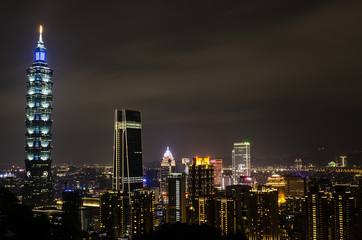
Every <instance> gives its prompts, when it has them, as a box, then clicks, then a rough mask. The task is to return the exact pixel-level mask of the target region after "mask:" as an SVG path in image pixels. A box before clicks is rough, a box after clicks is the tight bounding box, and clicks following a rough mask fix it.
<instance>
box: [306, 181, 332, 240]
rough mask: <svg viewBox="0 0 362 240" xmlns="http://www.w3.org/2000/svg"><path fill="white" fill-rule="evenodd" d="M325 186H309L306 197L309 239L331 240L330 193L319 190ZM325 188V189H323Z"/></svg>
mask: <svg viewBox="0 0 362 240" xmlns="http://www.w3.org/2000/svg"><path fill="white" fill-rule="evenodd" d="M323 186H324V184H323V183H321V184H313V185H310V186H309V192H308V195H307V196H306V219H307V221H306V224H307V238H306V239H312V240H327V239H331V238H330V234H329V233H330V232H331V228H330V221H329V219H330V216H331V215H332V212H331V209H330V200H331V199H330V193H328V192H324V191H321V190H320V189H319V188H320V187H323ZM323 188H324V187H323Z"/></svg>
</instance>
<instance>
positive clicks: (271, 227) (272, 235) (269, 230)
mask: <svg viewBox="0 0 362 240" xmlns="http://www.w3.org/2000/svg"><path fill="white" fill-rule="evenodd" d="M247 232H248V235H249V239H253V240H254V239H255V240H262V239H270V240H277V239H279V233H278V191H277V190H276V189H273V188H269V187H267V186H262V185H260V186H257V187H255V188H252V189H251V190H250V193H249V198H248V230H247Z"/></svg>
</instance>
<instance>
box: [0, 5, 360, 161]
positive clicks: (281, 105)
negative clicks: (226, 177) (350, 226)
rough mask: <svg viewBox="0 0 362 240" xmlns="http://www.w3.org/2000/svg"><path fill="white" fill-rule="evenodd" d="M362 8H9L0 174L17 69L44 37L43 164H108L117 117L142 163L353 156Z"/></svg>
mask: <svg viewBox="0 0 362 240" xmlns="http://www.w3.org/2000/svg"><path fill="white" fill-rule="evenodd" d="M361 12H362V2H361V1H350V0H346V1H331V0H329V1H320V0H303V1H302V0H294V1H288V0H274V1H270V0H257V1H255V0H253V1H251V0H250V1H246V0H239V1H102V2H101V1H9V3H7V4H5V5H3V7H2V8H1V10H0V13H1V14H0V20H1V21H0V24H1V25H0V26H1V32H2V34H1V38H0V41H1V46H2V61H1V62H2V70H1V71H0V80H1V83H2V87H1V88H0V99H1V118H0V121H1V124H0V128H1V136H2V137H1V142H0V151H1V158H0V163H4V162H14V163H22V162H23V161H24V159H25V153H24V148H23V146H24V143H25V137H24V133H25V124H24V119H25V105H26V102H25V94H26V85H25V83H26V72H25V70H26V68H28V67H30V66H31V65H32V61H33V51H34V48H35V46H36V42H37V38H38V32H37V31H38V26H39V24H42V25H43V26H44V36H43V39H44V42H45V46H46V47H47V50H48V63H49V66H50V67H51V68H53V69H54V78H53V82H54V89H53V95H54V101H53V108H54V110H53V112H54V114H53V119H54V125H53V145H54V149H53V164H61V163H63V162H65V163H79V164H83V163H111V162H112V145H113V143H112V138H113V114H114V109H116V108H119V109H121V108H127V109H135V110H141V112H142V117H143V145H144V161H146V162H151V161H160V160H161V157H162V155H163V153H164V151H165V150H166V147H167V146H169V147H170V148H171V151H172V152H173V154H174V156H175V157H176V158H177V159H178V160H180V158H181V157H187V156H194V155H199V156H203V155H205V156H206V155H209V156H211V157H223V158H225V159H227V160H228V159H230V158H231V149H232V146H233V142H235V141H241V140H247V141H250V142H251V149H252V159H253V160H252V161H254V162H253V164H254V165H257V164H268V165H272V164H274V163H273V162H270V161H272V160H271V159H282V160H281V162H282V163H285V164H288V163H291V162H292V161H293V158H294V157H295V156H299V155H300V154H301V153H303V152H305V151H308V150H310V149H315V148H318V147H321V146H325V147H327V148H328V149H331V150H333V151H334V152H344V151H350V150H356V149H362V127H361V125H362V97H361V93H362V83H361V80H362V78H361V77H362V61H361V56H362V30H361V25H362V14H361Z"/></svg>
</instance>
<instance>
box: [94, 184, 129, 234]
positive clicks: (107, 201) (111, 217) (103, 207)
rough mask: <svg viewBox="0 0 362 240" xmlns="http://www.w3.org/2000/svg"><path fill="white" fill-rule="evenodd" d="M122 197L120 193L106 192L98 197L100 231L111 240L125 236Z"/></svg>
mask: <svg viewBox="0 0 362 240" xmlns="http://www.w3.org/2000/svg"><path fill="white" fill-rule="evenodd" d="M125 217H126V216H125V214H124V196H123V194H122V193H121V192H120V191H107V192H104V193H102V194H101V196H100V216H99V220H100V230H101V232H103V233H106V234H107V236H109V237H111V239H118V238H120V237H124V236H125V228H126V227H125V220H124V218H125Z"/></svg>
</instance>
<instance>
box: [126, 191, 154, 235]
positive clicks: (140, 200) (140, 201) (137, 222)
mask: <svg viewBox="0 0 362 240" xmlns="http://www.w3.org/2000/svg"><path fill="white" fill-rule="evenodd" d="M154 202H155V194H154V193H153V192H152V191H146V190H143V191H136V192H134V193H132V196H131V235H133V236H134V235H145V234H146V235H147V234H150V233H151V232H152V231H154V230H155V205H154Z"/></svg>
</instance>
